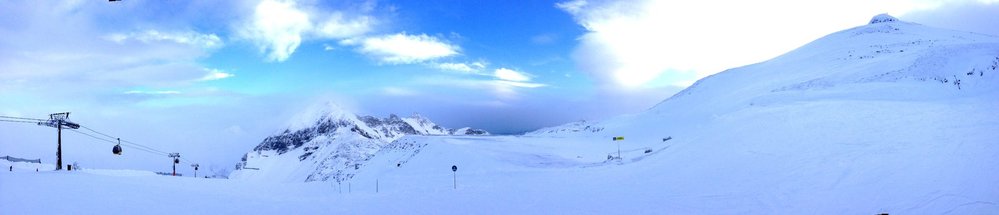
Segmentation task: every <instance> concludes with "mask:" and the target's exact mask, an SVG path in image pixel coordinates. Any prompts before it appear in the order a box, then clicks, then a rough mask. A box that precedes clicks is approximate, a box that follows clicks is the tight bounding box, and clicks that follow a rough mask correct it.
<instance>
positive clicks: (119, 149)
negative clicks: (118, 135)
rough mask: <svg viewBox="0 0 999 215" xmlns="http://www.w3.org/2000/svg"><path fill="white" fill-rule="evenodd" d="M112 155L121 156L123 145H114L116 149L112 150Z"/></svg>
mask: <svg viewBox="0 0 999 215" xmlns="http://www.w3.org/2000/svg"><path fill="white" fill-rule="evenodd" d="M111 153H114V154H115V155H121V145H114V148H112V149H111Z"/></svg>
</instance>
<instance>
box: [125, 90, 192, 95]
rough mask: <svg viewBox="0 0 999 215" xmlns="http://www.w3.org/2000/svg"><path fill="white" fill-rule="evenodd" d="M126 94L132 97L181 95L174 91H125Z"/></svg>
mask: <svg viewBox="0 0 999 215" xmlns="http://www.w3.org/2000/svg"><path fill="white" fill-rule="evenodd" d="M124 93H125V94H130V95H177V94H180V91H174V90H153V91H145V90H129V91H125V92H124Z"/></svg>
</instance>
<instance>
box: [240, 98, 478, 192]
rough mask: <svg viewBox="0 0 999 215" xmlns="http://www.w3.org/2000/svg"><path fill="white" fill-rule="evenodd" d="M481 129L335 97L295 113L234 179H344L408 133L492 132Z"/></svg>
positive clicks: (249, 157) (244, 161)
mask: <svg viewBox="0 0 999 215" xmlns="http://www.w3.org/2000/svg"><path fill="white" fill-rule="evenodd" d="M488 134H489V133H488V132H485V131H483V130H480V129H471V128H462V129H447V128H444V127H441V126H439V125H437V124H436V123H434V122H432V121H430V120H429V119H427V118H424V117H422V116H420V115H419V114H413V116H411V117H399V116H396V115H395V114H392V115H389V117H388V118H384V119H379V118H376V117H373V116H357V115H355V114H353V113H350V112H348V111H346V110H344V109H342V108H340V107H339V106H338V105H336V104H335V103H332V102H327V103H324V104H322V105H317V106H314V107H311V108H309V109H308V110H307V111H304V112H303V113H301V114H299V115H298V116H296V117H294V118H293V119H292V121H291V122H290V123H289V126H288V128H287V129H285V130H284V131H283V132H280V133H279V134H276V135H273V136H270V137H267V138H265V139H264V140H263V141H262V142H261V143H260V144H259V145H257V146H256V147H255V148H254V149H253V151H251V152H249V153H247V154H246V155H245V156H244V157H243V159H242V161H241V162H240V163H239V169H238V170H236V171H234V172H233V173H232V174H231V175H230V177H232V178H234V179H248V180H263V181H286V182H294V181H298V182H301V181H305V182H309V181H327V180H336V181H341V180H344V179H349V178H350V177H352V176H353V174H354V172H355V171H356V170H358V169H360V168H361V167H362V166H363V165H364V162H365V161H367V160H369V159H371V157H372V156H373V155H374V154H375V152H377V151H379V150H381V149H382V147H384V146H386V145H387V144H389V143H391V142H392V141H395V140H397V139H399V138H401V137H403V136H405V135H428V136H433V135H488Z"/></svg>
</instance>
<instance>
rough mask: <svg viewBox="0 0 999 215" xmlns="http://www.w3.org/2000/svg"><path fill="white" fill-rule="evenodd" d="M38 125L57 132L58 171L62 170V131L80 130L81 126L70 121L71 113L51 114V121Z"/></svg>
mask: <svg viewBox="0 0 999 215" xmlns="http://www.w3.org/2000/svg"><path fill="white" fill-rule="evenodd" d="M38 125H44V126H49V127H54V128H56V130H57V134H58V139H57V140H56V170H62V129H63V128H66V129H79V128H80V124H76V123H74V122H70V121H69V112H65V113H54V114H49V121H45V122H39V123H38Z"/></svg>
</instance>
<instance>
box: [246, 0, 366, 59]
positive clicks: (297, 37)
mask: <svg viewBox="0 0 999 215" xmlns="http://www.w3.org/2000/svg"><path fill="white" fill-rule="evenodd" d="M374 24H375V20H374V18H372V17H369V16H364V15H358V16H356V17H349V16H348V15H347V14H345V13H343V12H339V11H322V10H320V9H317V7H314V6H311V5H300V4H298V3H296V2H295V1H292V0H263V1H261V2H260V3H259V4H257V6H256V8H255V9H254V12H253V16H252V18H251V20H250V21H249V23H247V24H245V25H244V26H243V27H242V30H241V31H240V35H241V37H243V38H246V39H249V40H250V41H252V42H254V44H256V46H257V47H259V48H260V51H261V52H262V53H265V54H266V55H267V57H266V59H267V60H270V61H278V62H280V61H285V60H287V59H288V58H289V57H291V54H292V53H294V52H295V50H296V49H297V48H298V46H299V45H300V44H301V43H302V41H304V40H309V39H343V38H349V37H356V36H360V35H363V34H365V33H367V32H369V31H371V28H372V26H373V25H374Z"/></svg>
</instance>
